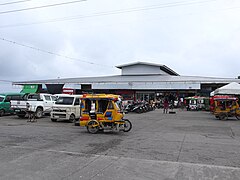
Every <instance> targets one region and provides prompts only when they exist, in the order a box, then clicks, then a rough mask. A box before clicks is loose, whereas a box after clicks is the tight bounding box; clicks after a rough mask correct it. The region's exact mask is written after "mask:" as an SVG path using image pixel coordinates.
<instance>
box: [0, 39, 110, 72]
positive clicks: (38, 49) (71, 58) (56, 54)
mask: <svg viewBox="0 0 240 180" xmlns="http://www.w3.org/2000/svg"><path fill="white" fill-rule="evenodd" d="M0 40H2V41H6V42H9V43H12V44H15V45H18V46H22V47H25V48H29V49H32V50H35V51H39V52H43V53H46V54H50V55H54V56H58V57H62V58H65V59H70V60H73V61H79V62H83V63H87V64H91V65H97V66H102V67H111V68H114V66H108V65H103V64H98V63H94V62H90V61H85V60H82V59H78V58H73V57H69V56H65V55H61V54H58V53H55V52H51V51H48V50H44V49H40V48H36V47H33V46H28V45H25V44H21V43H18V42H16V41H12V40H8V39H5V38H2V37H0Z"/></svg>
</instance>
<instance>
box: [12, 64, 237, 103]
mask: <svg viewBox="0 0 240 180" xmlns="http://www.w3.org/2000/svg"><path fill="white" fill-rule="evenodd" d="M116 68H119V69H121V71H122V72H121V75H115V76H100V77H84V78H66V79H49V80H39V81H24V82H13V85H23V86H24V88H23V92H37V91H38V92H40V91H43V90H44V89H43V87H44V86H46V87H47V90H46V91H47V92H49V93H52V94H59V93H69V94H82V93H87V92H88V93H114V94H119V95H122V96H123V97H124V99H128V100H150V99H156V97H158V96H163V95H165V94H171V95H174V96H177V97H186V96H193V95H196V94H198V95H204V96H209V95H210V92H212V91H213V90H215V89H217V88H219V87H221V86H223V85H226V84H228V83H231V82H237V83H240V79H238V78H236V79H234V78H214V77H200V76H181V75H179V74H178V73H176V72H175V71H174V70H172V69H171V68H169V67H167V66H166V65H162V64H154V63H148V62H134V63H129V64H124V65H119V66H116Z"/></svg>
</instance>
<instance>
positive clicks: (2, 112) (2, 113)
mask: <svg viewBox="0 0 240 180" xmlns="http://www.w3.org/2000/svg"><path fill="white" fill-rule="evenodd" d="M4 114H5V112H4V110H3V109H0V117H1V116H3V115H4Z"/></svg>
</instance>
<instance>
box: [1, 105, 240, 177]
mask: <svg viewBox="0 0 240 180" xmlns="http://www.w3.org/2000/svg"><path fill="white" fill-rule="evenodd" d="M175 111H176V112H177V113H176V114H163V113H162V110H160V109H157V110H155V111H152V112H148V113H144V114H127V115H126V118H128V119H129V120H131V122H132V123H133V129H132V130H131V131H130V132H128V133H124V132H108V133H102V132H101V133H98V134H89V133H87V131H86V129H85V128H83V127H78V126H74V125H73V124H72V123H68V122H55V123H54V122H51V120H50V118H49V117H45V118H42V119H38V121H37V122H35V123H30V122H27V120H26V119H19V118H18V117H17V116H4V117H0V179H3V180H5V179H6V180H8V179H9V180H15V179H16V180H20V179H24V180H28V179H29V180H30V179H34V180H38V179H39V180H40V179H41V180H42V179H47V180H48V179H51V180H55V179H56V180H60V179H64V180H65V179H84V180H85V179H86V180H110V179H119V180H122V179H124V180H125V179H134V180H135V179H136V180H139V179H140V180H141V179H143V180H145V179H153V180H155V179H164V180H173V179H180V180H182V179H209V180H210V179H220V180H221V179H224V180H225V179H233V180H237V179H240V121H237V120H236V119H235V118H232V119H229V120H228V121H220V120H217V119H215V117H214V116H213V115H211V114H210V113H209V112H188V111H181V110H175Z"/></svg>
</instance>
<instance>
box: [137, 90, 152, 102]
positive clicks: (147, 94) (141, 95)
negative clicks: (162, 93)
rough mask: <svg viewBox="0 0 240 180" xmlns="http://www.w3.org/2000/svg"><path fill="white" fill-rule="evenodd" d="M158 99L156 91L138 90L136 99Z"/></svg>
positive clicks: (148, 100)
mask: <svg viewBox="0 0 240 180" xmlns="http://www.w3.org/2000/svg"><path fill="white" fill-rule="evenodd" d="M155 99H156V93H155V92H154V91H137V92H136V101H146V102H150V101H151V100H153V101H154V100H155Z"/></svg>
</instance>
